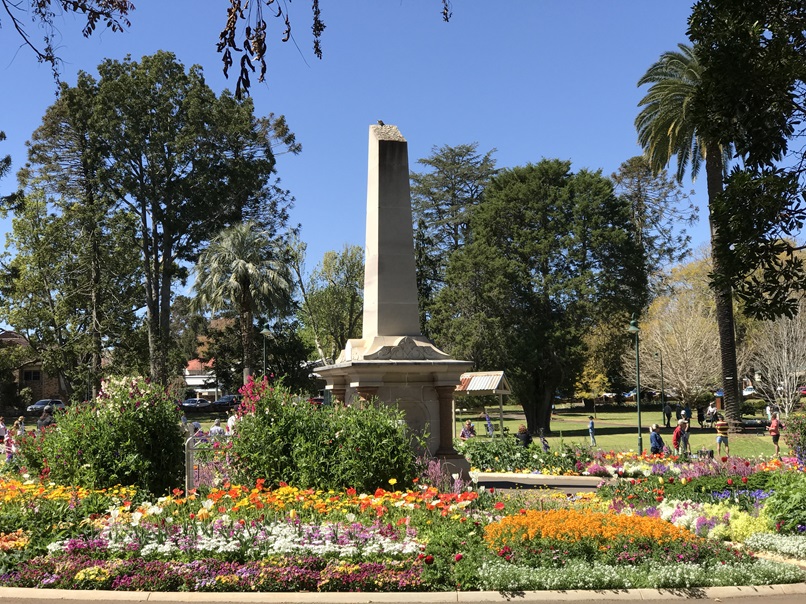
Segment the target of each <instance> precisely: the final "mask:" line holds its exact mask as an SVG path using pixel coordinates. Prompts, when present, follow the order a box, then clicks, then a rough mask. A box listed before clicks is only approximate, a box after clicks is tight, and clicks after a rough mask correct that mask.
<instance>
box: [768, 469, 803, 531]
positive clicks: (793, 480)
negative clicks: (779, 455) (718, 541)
mask: <svg viewBox="0 0 806 604" xmlns="http://www.w3.org/2000/svg"><path fill="white" fill-rule="evenodd" d="M775 474H776V479H775V481H774V482H773V484H772V489H773V494H772V495H770V497H769V498H768V499H767V501H766V505H765V506H764V511H765V513H766V514H767V515H768V516H769V517H770V521H771V522H773V523H774V524H775V528H776V529H777V530H779V531H780V532H782V533H796V532H802V531H804V530H806V475H804V474H803V473H802V472H785V473H781V472H776V473H775Z"/></svg>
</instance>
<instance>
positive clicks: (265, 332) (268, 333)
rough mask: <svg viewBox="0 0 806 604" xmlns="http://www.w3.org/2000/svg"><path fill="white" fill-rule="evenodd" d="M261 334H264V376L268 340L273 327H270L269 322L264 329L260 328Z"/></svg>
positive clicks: (264, 372) (264, 374)
mask: <svg viewBox="0 0 806 604" xmlns="http://www.w3.org/2000/svg"><path fill="white" fill-rule="evenodd" d="M260 335H262V336H263V376H264V377H265V376H266V340H268V339H269V338H270V337H271V329H269V324H268V323H266V324H265V325H263V329H261V330H260Z"/></svg>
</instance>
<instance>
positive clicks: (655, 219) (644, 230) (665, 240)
mask: <svg viewBox="0 0 806 604" xmlns="http://www.w3.org/2000/svg"><path fill="white" fill-rule="evenodd" d="M610 178H611V179H612V180H613V184H614V188H615V192H616V195H621V196H622V197H624V198H625V200H626V201H627V202H628V203H629V205H630V208H631V211H632V221H633V225H634V227H635V233H636V236H637V237H638V242H639V244H640V245H641V247H642V248H643V250H644V254H645V255H646V265H647V272H648V274H649V279H650V286H651V288H652V290H653V293H654V294H655V295H657V294H659V293H660V291H661V289H662V287H663V278H664V269H665V268H668V266H670V265H672V264H676V263H678V262H682V261H683V259H684V258H685V257H686V256H687V255H688V254H689V244H690V242H691V237H690V236H689V235H688V234H687V233H686V230H685V228H684V227H685V226H686V225H691V224H692V223H693V222H694V220H696V218H697V208H696V206H694V205H693V204H692V203H691V202H690V201H689V195H688V194H686V193H685V192H684V191H683V190H682V188H681V187H680V184H679V183H678V182H677V181H675V180H673V179H672V178H670V177H669V176H668V174H667V173H666V170H661V171H660V172H659V173H657V174H655V173H654V172H653V170H652V167H651V166H650V165H649V162H648V161H647V159H646V157H645V156H641V155H639V156H637V157H631V158H630V159H628V160H627V161H625V162H624V163H622V164H621V165H620V166H619V168H618V171H617V172H615V173H614V174H613V175H612V176H611V177H610Z"/></svg>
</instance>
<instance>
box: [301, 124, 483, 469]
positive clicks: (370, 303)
mask: <svg viewBox="0 0 806 604" xmlns="http://www.w3.org/2000/svg"><path fill="white" fill-rule="evenodd" d="M366 237H367V239H366V248H365V253H366V262H365V267H364V314H363V332H362V337H361V339H354V340H349V341H348V342H347V345H346V346H345V348H344V350H343V351H342V353H341V355H340V356H339V358H338V359H337V361H336V363H335V364H333V365H329V366H327V367H323V368H321V369H319V370H318V371H317V373H319V375H321V376H322V378H324V379H325V381H326V382H327V386H326V387H327V389H328V390H330V391H331V392H332V393H333V396H334V398H336V399H338V400H342V401H343V402H345V403H346V404H354V403H357V402H360V401H365V400H368V399H369V398H374V397H377V398H378V399H380V400H381V401H383V402H385V403H389V404H392V403H394V404H397V405H398V406H399V407H400V408H401V409H402V410H403V411H404V412H405V414H406V422H407V423H408V425H409V427H410V428H411V429H412V430H413V431H415V432H418V433H423V432H427V434H428V438H427V441H426V445H427V447H428V450H429V451H430V452H431V453H432V454H434V455H437V456H438V457H440V458H442V459H444V460H445V461H446V462H448V463H454V465H455V466H456V467H457V470H456V471H461V470H463V468H462V467H461V466H462V465H463V464H462V462H464V458H461V457H459V456H458V455H457V454H456V451H455V450H454V448H453V425H452V418H453V414H452V404H453V392H454V390H455V388H456V386H457V385H458V384H459V377H460V376H461V375H462V373H464V372H465V371H467V370H468V369H470V367H471V365H472V363H470V362H469V361H458V360H456V359H452V358H450V356H449V355H447V354H445V353H444V352H442V351H441V350H439V349H438V348H437V347H436V346H434V344H433V343H432V342H431V341H429V340H428V339H427V338H425V337H423V336H422V334H421V333H420V319H419V310H418V305H417V279H416V272H415V263H414V237H413V232H412V213H411V196H410V191H409V163H408V144H407V142H406V139H405V138H403V136H402V135H401V134H400V131H399V130H398V129H397V127H395V126H370V129H369V162H368V169H367V229H366ZM465 465H466V464H465Z"/></svg>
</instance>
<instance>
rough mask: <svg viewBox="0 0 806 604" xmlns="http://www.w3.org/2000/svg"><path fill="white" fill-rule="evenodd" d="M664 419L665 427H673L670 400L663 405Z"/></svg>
mask: <svg viewBox="0 0 806 604" xmlns="http://www.w3.org/2000/svg"><path fill="white" fill-rule="evenodd" d="M663 419H664V423H663V425H664V427H666V428H671V427H672V405H671V404H670V403H669V401H666V404H665V405H664V406H663Z"/></svg>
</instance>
